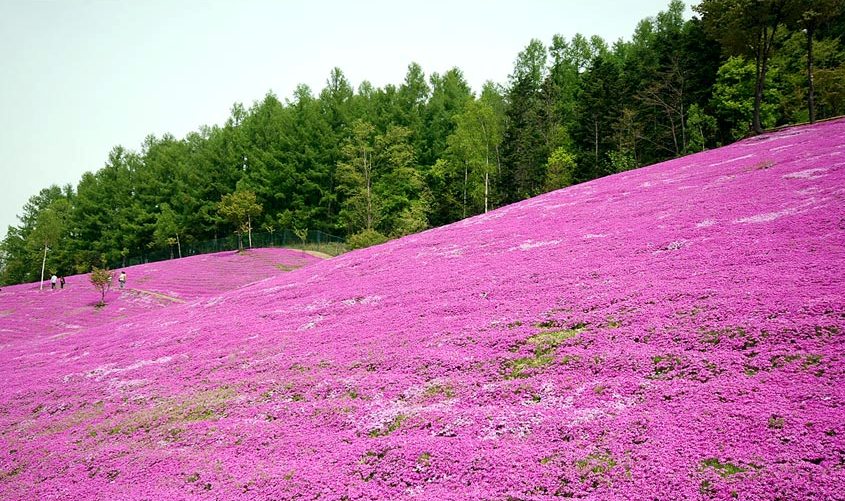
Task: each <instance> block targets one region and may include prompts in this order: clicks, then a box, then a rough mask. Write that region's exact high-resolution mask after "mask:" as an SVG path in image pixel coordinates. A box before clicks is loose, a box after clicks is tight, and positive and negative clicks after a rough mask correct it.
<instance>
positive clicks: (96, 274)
mask: <svg viewBox="0 0 845 501" xmlns="http://www.w3.org/2000/svg"><path fill="white" fill-rule="evenodd" d="M90 280H91V285H93V286H94V288H95V289H97V290H98V291H99V292H100V302H99V303H97V306H105V304H106V290H108V288H109V286H110V285H111V280H112V272H111V270H109V269H108V268H97V267H96V266H94V268H93V269H92V270H91V277H90Z"/></svg>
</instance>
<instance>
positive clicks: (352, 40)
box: [0, 0, 697, 238]
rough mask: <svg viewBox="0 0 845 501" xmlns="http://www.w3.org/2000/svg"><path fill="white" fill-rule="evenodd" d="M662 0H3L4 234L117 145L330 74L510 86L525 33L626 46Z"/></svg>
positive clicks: (0, 140) (216, 118) (188, 125)
mask: <svg viewBox="0 0 845 501" xmlns="http://www.w3.org/2000/svg"><path fill="white" fill-rule="evenodd" d="M687 3H697V2H687ZM668 4H669V0H631V1H625V0H620V1H613V0H591V1H587V2H585V1H580V0H558V1H554V0H520V1H501V0H488V1H483V0H472V1H461V0H451V1H446V0H428V1H427V2H413V3H412V2H401V1H395V0H394V1H389V0H377V1H373V0H364V1H359V2H350V1H335V0H322V1H318V0H314V1H310V2H305V1H284V0H277V1H270V0H241V1H235V0H231V1H218V0H208V1H199V0H185V1H173V0H171V1H165V0H144V1H135V0H89V1H80V0H65V1H62V0H50V1H48V0H31V1H26V0H0V176H2V186H0V238H3V237H4V236H5V234H6V230H7V227H8V226H9V225H17V224H18V223H19V221H18V219H17V215H18V214H20V213H21V211H22V208H23V205H24V204H25V203H26V201H27V200H28V199H29V198H30V197H31V196H32V195H35V194H37V193H38V191H39V190H41V189H42V188H45V187H47V186H49V185H51V184H58V185H65V184H71V185H73V186H74V187H75V186H76V184H77V183H78V181H79V179H80V178H81V176H82V174H83V173H84V172H85V171H96V170H97V169H99V168H100V167H102V166H103V164H104V163H105V161H106V158H107V155H108V152H109V151H110V150H111V149H112V148H113V147H114V146H116V145H123V146H125V147H127V148H129V149H133V150H137V149H138V148H139V147H140V145H141V142H142V141H143V140H144V138H145V137H146V136H147V135H149V134H155V135H157V136H161V135H162V134H164V133H168V132H169V133H171V134H173V135H175V136H176V137H180V138H181V137H183V136H184V135H185V134H187V133H188V132H190V131H193V130H197V129H198V128H199V127H200V126H202V125H214V124H222V123H223V122H225V120H226V118H227V117H228V116H229V111H230V109H231V106H232V104H233V103H235V102H242V103H244V104H245V105H246V106H249V105H251V104H252V103H253V102H254V101H256V100H260V99H261V98H262V97H263V96H264V95H265V94H266V93H267V92H268V91H273V92H274V93H275V94H276V95H277V96H278V97H279V98H280V99H282V100H284V99H285V98H289V97H290V96H291V95H292V93H293V90H294V88H295V87H296V86H297V85H298V84H300V83H304V84H306V85H308V86H309V87H311V90H312V92H314V94H318V93H319V91H320V90H321V89H322V88H323V87H324V86H325V82H326V80H327V78H328V76H329V72H330V71H331V69H332V68H334V67H339V68H340V69H341V70H342V71H343V72H344V74H345V75H346V77H347V79H348V80H349V81H350V82H351V83H352V85H353V87H355V88H357V86H358V85H359V84H360V83H361V82H362V81H364V80H368V81H370V82H371V83H372V84H373V85H374V86H376V87H382V86H384V85H386V84H395V85H399V84H401V83H402V81H403V79H404V77H405V73H406V71H407V68H408V65H409V64H410V63H411V62H416V63H418V64H420V66H422V69H423V71H424V72H425V73H426V75H427V76H428V75H430V74H431V73H434V72H437V73H441V74H442V73H444V72H446V71H447V70H449V69H450V68H453V67H457V68H459V69H460V70H461V71H462V72H463V74H464V77H465V78H466V80H467V82H469V84H470V85H471V86H472V88H473V89H474V90H475V91H476V92H477V91H479V90H480V89H481V85H482V84H483V83H484V82H485V81H487V80H492V81H494V82H497V83H502V84H505V83H506V82H507V77H508V75H509V74H510V73H511V72H512V70H513V63H514V60H515V59H516V56H517V54H518V53H519V51H521V50H522V49H523V48H524V47H525V46H526V45H527V44H528V42H529V41H530V40H531V39H532V38H537V39H539V40H541V41H542V42H543V43H545V44H547V45H548V44H549V43H550V42H551V39H552V36H553V35H555V34H560V35H562V36H564V37H566V38H567V39H568V38H571V37H572V36H573V35H575V34H576V33H582V34H584V35H586V36H588V37H589V36H591V35H600V36H601V37H603V38H604V39H605V40H607V41H608V42H609V43H612V42H613V41H615V40H617V39H619V38H625V39H630V37H631V35H632V33H633V32H634V28H635V27H636V24H637V22H639V21H640V20H641V19H643V18H645V17H649V16H655V15H656V14H657V13H658V12H659V11H661V10H665V9H666V7H667V6H668ZM689 15H691V12H690V9H689V7H687V16H689ZM117 202H119V201H117Z"/></svg>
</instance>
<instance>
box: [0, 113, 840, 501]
mask: <svg viewBox="0 0 845 501" xmlns="http://www.w3.org/2000/svg"><path fill="white" fill-rule="evenodd" d="M294 268H296V269H294ZM843 270H845V120H842V119H840V120H834V121H829V122H824V123H819V124H816V125H813V126H803V127H794V128H789V129H785V130H782V131H779V132H774V133H770V134H766V135H763V136H759V137H756V138H752V139H748V140H745V141H742V142H740V143H736V144H734V145H731V146H728V147H725V148H721V149H718V150H712V151H708V152H703V153H700V154H696V155H692V156H688V157H685V158H681V159H677V160H673V161H669V162H664V163H661V164H658V165H654V166H651V167H647V168H643V169H638V170H635V171H630V172H625V173H622V174H618V175H615V176H610V177H607V178H603V179H599V180H596V181H593V182H590V183H585V184H582V185H578V186H574V187H571V188H568V189H564V190H560V191H556V192H553V193H549V194H546V195H543V196H540V197H537V198H534V199H531V200H526V201H524V202H521V203H518V204H514V205H511V206H508V207H504V208H502V209H499V210H496V211H493V212H490V213H488V214H486V215H481V216H477V217H474V218H470V219H467V220H464V221H461V222H459V223H456V224H452V225H449V226H446V227H442V228H437V229H433V230H429V231H426V232H423V233H420V234H417V235H412V236H409V237H406V238H403V239H400V240H397V241H393V242H389V243H387V244H384V245H381V246H378V247H373V248H370V249H365V250H360V251H355V252H351V253H348V254H345V255H342V256H340V257H337V258H333V259H328V260H324V261H320V260H318V259H316V258H313V257H312V256H308V255H305V254H302V253H299V252H296V251H278V250H275V251H274V250H254V251H250V252H248V253H246V254H243V255H234V254H231V253H226V254H217V255H209V256H202V257H194V258H189V259H185V260H181V261H172V262H165V263H155V264H149V265H143V266H138V267H133V268H128V269H127V273H128V276H129V282H128V284H129V285H128V288H129V290H127V291H115V290H112V292H111V293H110V296H109V297H107V302H108V305H107V306H106V307H105V308H101V309H95V308H94V306H93V305H94V303H95V302H96V301H97V300H98V297H97V293H96V291H94V290H93V288H91V287H90V286H89V285H88V284H87V283H86V278H85V277H82V276H80V277H71V279H70V280H69V281H68V284H69V287H68V288H66V289H65V290H63V291H59V292H56V293H51V292H50V291H45V292H42V293H38V292H37V290H36V287H34V286H33V285H32V284H30V285H26V286H17V287H9V288H4V289H3V290H2V291H1V292H0V381H2V384H0V498H4V499H36V498H37V499H128V500H142V499H234V498H244V499H337V500H341V499H346V500H352V499H356V500H365V499H426V500H428V499H438V500H439V499H485V500H499V499H501V500H505V499H526V500H535V499H536V500H540V499H553V498H559V497H564V498H566V497H572V498H581V499H642V500H653V499H661V500H662V499H748V500H758V499H771V500H774V499H828V500H835V499H843V497H845V495H843V492H845V490H843V488H844V487H845V384H843V383H845V358H843V357H845V337H843V329H845V281H843V277H845V274H843ZM256 280H257V281H256ZM247 284H248V285H247Z"/></svg>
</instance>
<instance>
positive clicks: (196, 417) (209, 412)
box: [105, 386, 235, 438]
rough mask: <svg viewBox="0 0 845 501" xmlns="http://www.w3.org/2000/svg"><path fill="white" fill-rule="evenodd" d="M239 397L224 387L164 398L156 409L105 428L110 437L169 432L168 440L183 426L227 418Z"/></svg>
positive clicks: (132, 413)
mask: <svg viewBox="0 0 845 501" xmlns="http://www.w3.org/2000/svg"><path fill="white" fill-rule="evenodd" d="M234 396H235V390H233V389H231V388H229V387H226V386H223V387H220V388H217V389H214V390H206V391H201V392H198V393H195V394H192V395H187V396H182V397H172V398H164V399H160V400H158V401H156V402H155V404H154V405H153V406H152V407H149V408H146V409H140V410H137V411H135V412H131V413H129V414H128V415H127V416H126V417H123V418H122V419H119V420H116V421H112V422H111V424H108V425H106V427H105V429H106V432H107V433H108V434H109V435H117V434H124V435H131V434H133V433H135V432H137V431H144V432H147V433H149V432H151V431H154V430H158V429H166V430H167V431H166V432H165V435H166V437H167V438H178V437H173V435H172V431H173V430H179V432H178V433H181V432H182V431H181V430H182V428H181V427H179V426H178V425H179V424H180V423H190V422H194V421H208V420H212V419H216V418H218V417H220V416H222V415H223V412H225V410H226V405H227V403H228V402H229V400H231V399H232V398H234Z"/></svg>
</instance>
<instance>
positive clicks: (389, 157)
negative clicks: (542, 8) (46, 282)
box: [0, 0, 845, 284]
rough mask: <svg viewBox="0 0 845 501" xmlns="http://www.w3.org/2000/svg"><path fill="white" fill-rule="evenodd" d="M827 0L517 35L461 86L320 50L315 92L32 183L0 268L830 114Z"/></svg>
mask: <svg viewBox="0 0 845 501" xmlns="http://www.w3.org/2000/svg"><path fill="white" fill-rule="evenodd" d="M844 4H845V0H824V1H813V2H810V1H804V0H753V1H752V0H702V1H701V2H699V3H698V4H697V5H696V6H695V7H694V11H695V13H696V14H697V15H698V16H700V17H692V18H691V19H688V20H685V19H684V9H685V6H684V4H683V3H682V2H681V1H680V0H671V1H670V2H668V5H667V8H666V9H665V10H664V11H662V12H659V13H656V15H655V16H654V17H649V18H646V19H643V20H641V21H640V22H639V23H637V24H636V26H635V27H634V31H633V33H632V36H631V38H630V40H617V41H613V42H609V41H605V40H603V39H601V38H600V37H597V36H590V35H589V34H575V35H573V36H571V37H565V36H563V35H560V34H558V35H555V36H554V37H552V39H551V40H548V41H542V40H538V39H532V40H529V41H527V44H526V46H525V48H524V50H522V51H521V52H520V53H519V54H517V55H516V58H515V60H514V68H513V71H512V73H511V75H510V77H509V79H508V81H507V82H505V83H504V84H503V85H500V84H497V83H494V82H487V83H486V84H485V85H484V87H483V88H482V89H480V91H479V92H478V93H475V92H473V89H472V88H471V87H470V85H469V84H468V83H467V81H466V79H465V78H464V75H463V73H462V71H461V70H460V69H459V68H450V69H448V70H447V71H445V72H443V73H437V72H435V73H431V74H426V72H425V71H424V69H423V68H422V67H421V66H420V65H419V64H416V63H411V64H409V66H408V69H407V72H406V74H405V77H404V79H403V80H402V81H401V82H399V83H398V84H387V85H385V86H384V87H375V86H373V85H372V84H371V83H370V82H367V81H363V82H360V83H359V84H358V85H357V87H356V86H354V85H353V84H352V83H351V82H350V81H349V80H348V79H347V78H346V76H345V75H344V73H343V71H342V70H341V69H340V68H333V69H331V70H330V71H329V74H328V78H327V80H326V83H325V86H324V87H323V88H322V89H321V90H320V91H319V92H317V93H315V92H314V91H312V89H310V88H309V87H308V86H305V85H300V86H298V87H297V88H296V89H295V90H294V91H293V93H292V95H291V96H290V97H288V98H279V97H277V96H276V95H275V94H273V93H272V92H271V93H268V94H267V95H265V96H264V97H263V98H261V99H258V100H256V101H255V102H254V103H252V104H251V105H248V106H245V105H243V104H241V103H235V104H234V105H233V106H232V108H231V113H230V116H229V118H228V119H227V120H226V121H225V123H223V124H221V125H211V126H205V125H203V126H200V127H198V129H197V130H196V131H193V132H190V133H188V134H187V135H186V136H185V137H183V138H177V137H174V136H172V135H168V134H165V135H164V136H161V137H156V136H152V135H151V136H148V137H147V138H145V139H144V140H143V142H142V144H141V147H140V148H139V150H138V151H132V150H129V149H127V148H125V147H123V146H115V147H114V148H113V149H112V150H111V151H110V152H108V154H107V156H106V160H105V163H104V165H103V166H102V167H101V168H100V169H98V170H96V171H95V172H87V173H85V174H83V175H82V177H81V179H80V180H79V182H78V183H77V185H76V186H64V187H58V186H50V187H48V188H45V189H43V190H41V191H40V192H39V193H38V194H36V195H33V196H32V198H30V200H29V201H28V202H27V204H26V205H25V206H24V207H23V210H22V212H21V214H20V216H19V219H20V224H19V225H17V226H13V227H10V228H9V230H8V233H7V236H6V238H5V239H4V240H3V241H2V242H0V283H5V284H11V283H19V282H25V281H35V280H37V279H38V273H39V271H40V268H41V266H42V264H43V265H44V266H45V267H46V268H48V269H50V270H55V271H57V272H59V273H62V274H64V273H69V272H74V271H75V272H87V271H90V270H91V267H92V266H93V265H96V266H98V267H102V266H112V267H114V266H117V265H122V264H124V263H125V262H126V260H127V259H128V258H133V259H138V258H141V259H143V258H144V257H145V256H147V255H148V254H149V253H151V252H154V251H161V252H166V251H168V250H170V252H171V255H172V256H173V257H177V256H178V255H179V254H180V251H181V248H182V246H184V245H185V244H191V243H194V242H200V241H207V240H215V239H219V238H223V237H228V236H230V235H232V234H237V235H238V236H239V237H241V236H242V235H243V234H245V233H246V234H248V235H250V236H251V232H252V229H253V228H272V229H273V231H276V230H277V229H278V230H283V229H302V228H309V229H311V230H320V231H323V232H328V233H332V234H336V235H343V236H346V237H350V236H353V235H357V238H356V239H355V240H354V241H355V242H356V245H359V244H360V245H363V243H367V242H379V241H382V240H383V239H384V238H393V237H398V236H402V235H406V234H408V233H413V232H416V231H420V230H423V229H426V228H429V227H432V226H439V225H443V224H448V223H450V222H453V221H456V220H458V219H461V218H464V217H469V216H472V215H475V214H479V213H483V212H485V211H488V210H492V209H495V208H497V207H500V206H502V205H504V204H508V203H512V202H516V201H518V200H522V199H524V198H527V197H531V196H535V195H538V194H540V193H543V192H545V191H548V190H553V189H559V188H564V187H566V186H569V185H571V184H574V183H580V182H584V181H588V180H591V179H595V178H597V177H600V176H604V175H609V174H613V173H616V172H620V171H623V170H627V169H631V168H635V167H638V166H642V165H648V164H651V163H655V162H659V161H662V160H666V159H669V158H674V157H677V156H680V155H685V154H688V153H693V152H697V151H701V150H703V149H707V148H713V147H717V146H720V145H724V144H728V143H730V142H732V141H735V140H737V139H740V138H742V137H745V136H747V135H749V134H752V133H754V132H755V131H757V132H759V131H761V130H762V129H764V128H767V127H774V126H779V125H784V124H789V123H797V122H803V121H810V120H815V119H820V118H825V117H830V116H835V115H838V114H842V113H845V97H843V96H845V83H843V82H845V45H843V42H842V40H843V37H845V13H844V12H843V11H845V5H844ZM502 57H512V55H507V54H503V55H502ZM247 198H248V200H247ZM242 245H243V244H242V242H241V246H242ZM45 248H47V249H48V252H46V253H45V252H44V250H45ZM174 250H175V251H176V252H175V253H174V252H173V251H174Z"/></svg>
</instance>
